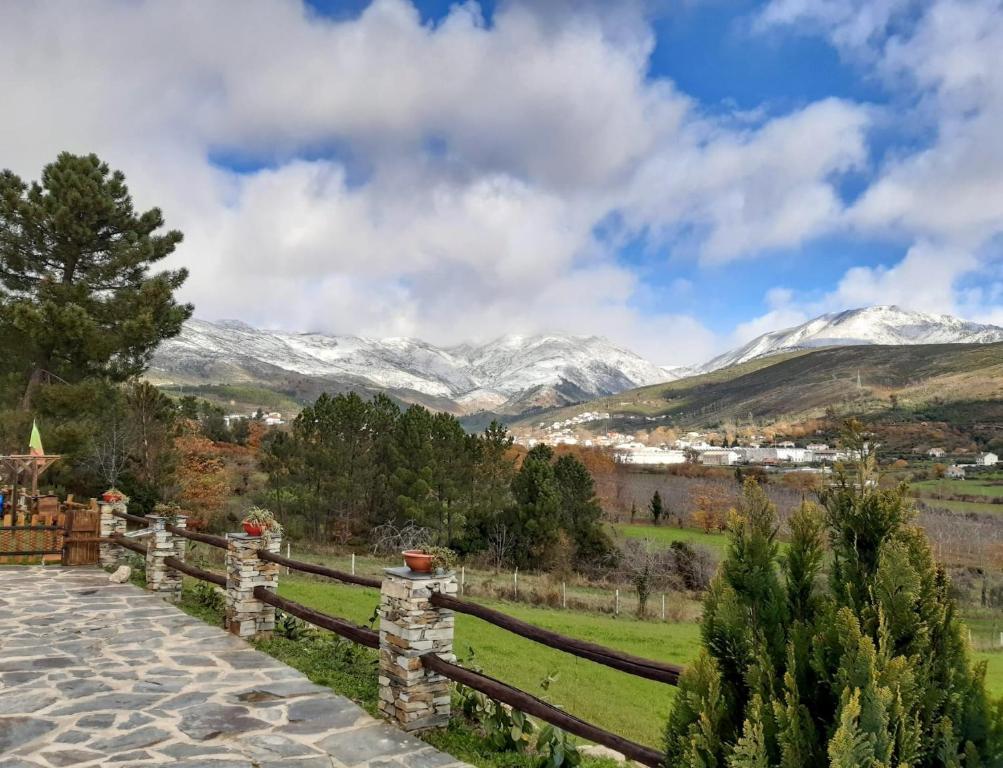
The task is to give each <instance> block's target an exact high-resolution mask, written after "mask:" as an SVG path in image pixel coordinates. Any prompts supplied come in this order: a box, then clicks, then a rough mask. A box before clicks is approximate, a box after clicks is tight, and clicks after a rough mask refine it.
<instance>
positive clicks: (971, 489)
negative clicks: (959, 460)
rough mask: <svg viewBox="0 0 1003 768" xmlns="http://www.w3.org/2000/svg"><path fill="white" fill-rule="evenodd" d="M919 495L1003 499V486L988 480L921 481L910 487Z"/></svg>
mask: <svg viewBox="0 0 1003 768" xmlns="http://www.w3.org/2000/svg"><path fill="white" fill-rule="evenodd" d="M910 487H911V488H912V490H914V491H916V492H917V494H918V495H920V496H924V495H927V494H930V493H940V494H947V495H950V494H959V495H968V496H987V497H989V498H1000V497H1003V484H1000V483H999V482H993V481H987V480H974V479H972V480H948V479H946V478H945V479H943V480H921V481H919V482H914V483H912V484H911V486H910Z"/></svg>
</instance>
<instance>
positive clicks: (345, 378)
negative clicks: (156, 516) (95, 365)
mask: <svg viewBox="0 0 1003 768" xmlns="http://www.w3.org/2000/svg"><path fill="white" fill-rule="evenodd" d="M148 377H149V378H150V379H151V380H153V381H154V382H155V383H158V384H176V385H177V384H179V385H205V384H260V385H263V386H266V387H269V386H277V387H278V388H279V389H281V390H283V391H287V392H290V393H293V392H310V391H312V390H315V389H316V388H317V387H316V386H314V387H306V386H304V382H303V379H307V380H309V381H310V382H312V383H313V384H315V385H319V386H320V387H321V388H324V387H323V385H324V384H334V385H336V386H333V387H330V388H332V389H338V390H343V389H359V390H362V391H363V392H364V393H367V394H368V393H371V392H374V391H385V392H387V393H389V394H391V395H393V396H395V397H397V398H399V399H401V400H403V401H405V402H419V403H423V404H426V405H429V406H430V407H434V408H439V409H442V410H448V411H452V412H454V413H460V414H463V413H471V412H475V411H484V410H490V411H494V412H498V413H521V412H524V411H527V410H530V409H534V408H548V407H554V406H561V405H567V404H569V403H575V402H580V401H582V400H588V399H591V398H594V397H600V396H603V395H608V394H613V393H616V392H621V391H623V390H626V389H632V388H634V387H638V386H644V385H646V384H654V383H657V382H660V381H665V380H666V379H667V378H668V377H667V376H666V374H665V373H664V372H663V371H662V370H661V369H660V368H659V367H658V366H656V365H654V364H653V363H650V362H648V361H647V360H645V359H643V358H642V357H640V356H639V355H636V354H634V353H633V352H630V351H628V350H626V349H623V348H621V347H618V346H616V345H615V344H613V343H611V342H609V341H608V340H606V339H603V338H600V337H598V336H571V335H566V334H545V335H537V336H505V337H503V338H500V339H497V340H495V341H492V342H491V343H489V344H484V345H472V344H465V345H460V346H455V347H437V346H435V345H433V344H429V343H427V342H424V341H420V340H418V339H412V338H401V337H396V338H385V339H373V338H366V337H361V336H329V335H324V334H319V333H286V332H281V331H264V330H258V329H255V328H252V327H251V326H248V325H246V324H244V323H241V322H239V321H233V320H224V321H219V322H215V323H210V322H206V321H203V320H191V321H189V322H188V323H186V324H185V326H184V329H183V330H182V332H181V334H180V335H179V336H177V337H176V338H173V339H170V340H168V341H166V342H164V343H163V344H162V345H161V346H160V347H159V348H158V350H157V353H156V355H155V357H154V359H153V361H152V364H151V367H150V370H149V372H148Z"/></svg>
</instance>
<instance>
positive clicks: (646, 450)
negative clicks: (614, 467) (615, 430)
mask: <svg viewBox="0 0 1003 768" xmlns="http://www.w3.org/2000/svg"><path fill="white" fill-rule="evenodd" d="M614 456H615V457H616V460H617V461H618V462H620V463H621V464H647V465H665V464H685V463H686V453H685V451H676V450H673V449H672V448H654V447H652V446H648V445H641V444H640V443H630V444H627V445H621V446H617V448H616V453H615V454H614Z"/></svg>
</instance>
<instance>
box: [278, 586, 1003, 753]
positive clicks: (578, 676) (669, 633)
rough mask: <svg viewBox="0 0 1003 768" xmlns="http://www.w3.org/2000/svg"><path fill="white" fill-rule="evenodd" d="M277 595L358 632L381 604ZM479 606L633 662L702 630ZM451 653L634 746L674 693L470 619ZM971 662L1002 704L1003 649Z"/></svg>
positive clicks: (297, 589)
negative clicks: (981, 668)
mask: <svg viewBox="0 0 1003 768" xmlns="http://www.w3.org/2000/svg"><path fill="white" fill-rule="evenodd" d="M279 592H280V594H282V595H283V596H284V597H288V598H289V599H291V600H296V601H297V602H300V603H303V604H304V605H309V606H311V607H313V608H316V609H318V610H322V611H325V612H326V613H330V614H332V615H336V616H342V617H345V618H348V619H352V620H353V621H356V622H358V623H360V624H366V623H368V622H369V621H370V619H371V618H372V616H373V611H374V608H375V606H376V603H377V600H378V595H377V593H376V591H375V590H372V589H363V588H359V587H351V586H346V585H341V584H336V583H327V582H321V581H315V580H312V579H306V578H297V577H295V576H293V577H286V578H283V579H282V580H280V587H279ZM481 602H485V603H486V604H489V605H493V606H494V607H499V608H500V609H501V610H503V611H505V612H506V613H508V614H510V615H512V616H516V617H518V618H520V619H523V620H524V621H528V622H531V623H533V624H536V625H538V626H541V627H546V628H547V629H551V630H553V631H555V632H561V633H563V634H566V635H570V636H572V637H579V638H582V639H585V640H591V641H593V642H596V643H601V644H603V645H608V646H610V647H613V648H618V649H621V650H624V651H627V652H629V653H633V654H636V655H638V656H646V657H649V658H653V659H659V660H662V661H670V662H674V663H677V664H686V663H688V662H690V661H692V660H693V658H694V657H695V656H696V654H697V651H698V649H699V638H700V633H699V628H698V626H697V625H696V624H695V623H692V622H683V623H678V624H672V623H659V622H643V621H637V620H635V619H631V618H625V617H620V618H613V617H610V616H603V615H597V614H588V613H575V612H570V611H561V610H554V609H546V608H533V607H528V606H524V605H521V604H516V603H498V602H490V601H481ZM970 624H971V629H972V639H973V642H974V645H975V646H976V647H979V648H995V644H998V641H999V632H1000V631H1003V617H1000V618H992V617H983V616H979V617H973V618H972V619H971V621H970ZM994 641H995V643H994ZM454 648H455V651H456V654H457V656H459V657H460V659H461V660H464V659H466V658H467V657H468V656H469V653H470V649H471V648H472V649H473V651H474V654H475V661H476V663H477V664H478V665H480V666H481V667H482V668H483V670H484V672H485V673H487V674H489V675H492V676H494V677H497V678H499V679H500V680H504V681H505V682H507V683H510V684H511V685H514V686H516V687H517V688H521V689H523V690H525V691H527V692H529V693H533V694H535V695H537V696H541V697H544V698H546V699H547V700H549V701H551V702H552V703H554V704H558V705H560V706H562V707H563V708H565V709H566V710H567V711H569V712H571V713H572V714H575V715H578V716H579V717H581V718H583V719H585V720H588V721H589V722H594V723H596V724H598V725H601V726H603V727H604V728H607V729H609V730H611V731H613V732H615V733H619V734H621V735H623V736H626V737H628V738H631V739H634V740H635V741H640V742H642V743H646V744H650V745H652V746H656V747H660V745H661V737H662V729H663V727H664V724H665V719H666V717H667V716H668V712H669V708H670V706H671V703H672V698H673V696H674V693H675V689H674V688H672V687H671V686H667V685H663V684H660V683H655V682H651V681H648V680H642V679H640V678H637V677H634V676H633V675H628V674H625V673H622V672H618V671H616V670H614V669H609V668H607V667H604V666H601V665H598V664H594V663H592V662H589V661H585V660H584V659H578V658H576V657H574V656H571V655H569V654H566V653H562V652H560V651H556V650H554V649H551V648H546V647H544V646H542V645H539V644H537V643H534V642H531V641H529V640H526V639H524V638H521V637H517V636H515V635H513V634H511V633H509V632H506V631H505V630H502V629H499V628H498V627H494V626H492V625H490V624H487V623H485V622H482V621H480V620H478V619H475V618H472V617H469V616H462V615H458V616H457V617H456V637H455V641H454ZM974 657H975V658H976V659H978V660H985V661H986V662H987V666H988V675H987V683H988V687H989V690H990V692H991V693H992V695H993V696H996V697H999V696H1003V649H1001V650H995V649H994V650H982V651H977V652H975V653H974ZM551 672H556V673H557V674H558V675H559V678H558V680H557V681H556V682H555V683H553V684H551V686H550V688H549V690H548V691H546V692H544V691H543V690H542V689H541V687H540V682H541V681H542V680H543V679H544V678H545V677H546V676H547V675H548V674H549V673H551Z"/></svg>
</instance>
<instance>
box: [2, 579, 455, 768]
mask: <svg viewBox="0 0 1003 768" xmlns="http://www.w3.org/2000/svg"><path fill="white" fill-rule="evenodd" d="M158 764H159V765H172V766H177V768H251V767H252V766H254V767H256V768H272V767H273V766H276V767H277V766H280V765H281V766H288V768H351V767H352V766H365V767H366V768H446V767H447V766H451V767H452V766H459V765H460V764H459V763H457V762H456V759H455V758H453V757H450V756H449V755H444V754H442V753H440V752H437V751H436V750H434V749H433V748H432V747H429V746H428V745H427V744H425V743H424V742H422V741H419V740H418V739H415V738H413V737H411V736H408V735H406V734H404V733H403V732H402V731H400V730H398V729H396V728H394V727H392V726H390V725H386V724H384V723H380V722H378V721H376V720H374V719H373V718H371V717H370V716H369V715H367V714H366V713H365V712H363V710H362V709H360V708H359V707H358V706H357V705H356V704H354V703H353V702H351V701H349V700H348V699H346V698H344V697H342V696H337V695H335V694H334V693H332V692H331V691H330V690H329V689H327V688H322V687H320V686H317V685H314V684H313V683H311V682H310V681H309V680H307V679H306V678H305V677H304V676H303V675H301V674H300V673H299V672H297V671H296V670H294V669H292V668H291V667H288V666H286V665H285V664H282V663H280V662H278V661H275V660H274V659H272V658H271V657H270V656H266V655H265V654H263V653H259V652H258V651H255V650H254V649H252V648H251V647H250V646H249V645H247V644H246V643H244V642H243V641H241V640H238V639H237V638H236V637H233V636H232V635H229V634H227V633H225V632H224V631H223V630H222V629H218V628H216V627H211V626H209V625H207V624H205V623H203V622H201V621H199V620H197V619H194V618H191V617H189V616H187V615H186V614H184V613H182V612H181V611H179V610H177V609H176V608H174V607H173V606H170V605H168V604H166V603H164V602H163V601H161V600H160V599H159V598H157V597H155V596H153V595H151V594H149V593H147V592H144V591H143V590H141V589H138V588H137V587H134V586H132V585H129V584H124V585H118V584H111V583H109V581H108V577H107V574H105V573H104V572H103V571H100V570H96V569H89V568H87V569H85V568H60V567H58V566H56V567H47V568H41V567H27V568H22V567H0V767H2V768H37V767H39V766H47V767H50V768H51V767H61V766H97V765H100V766H116V767H120V768H130V766H149V765H158Z"/></svg>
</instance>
